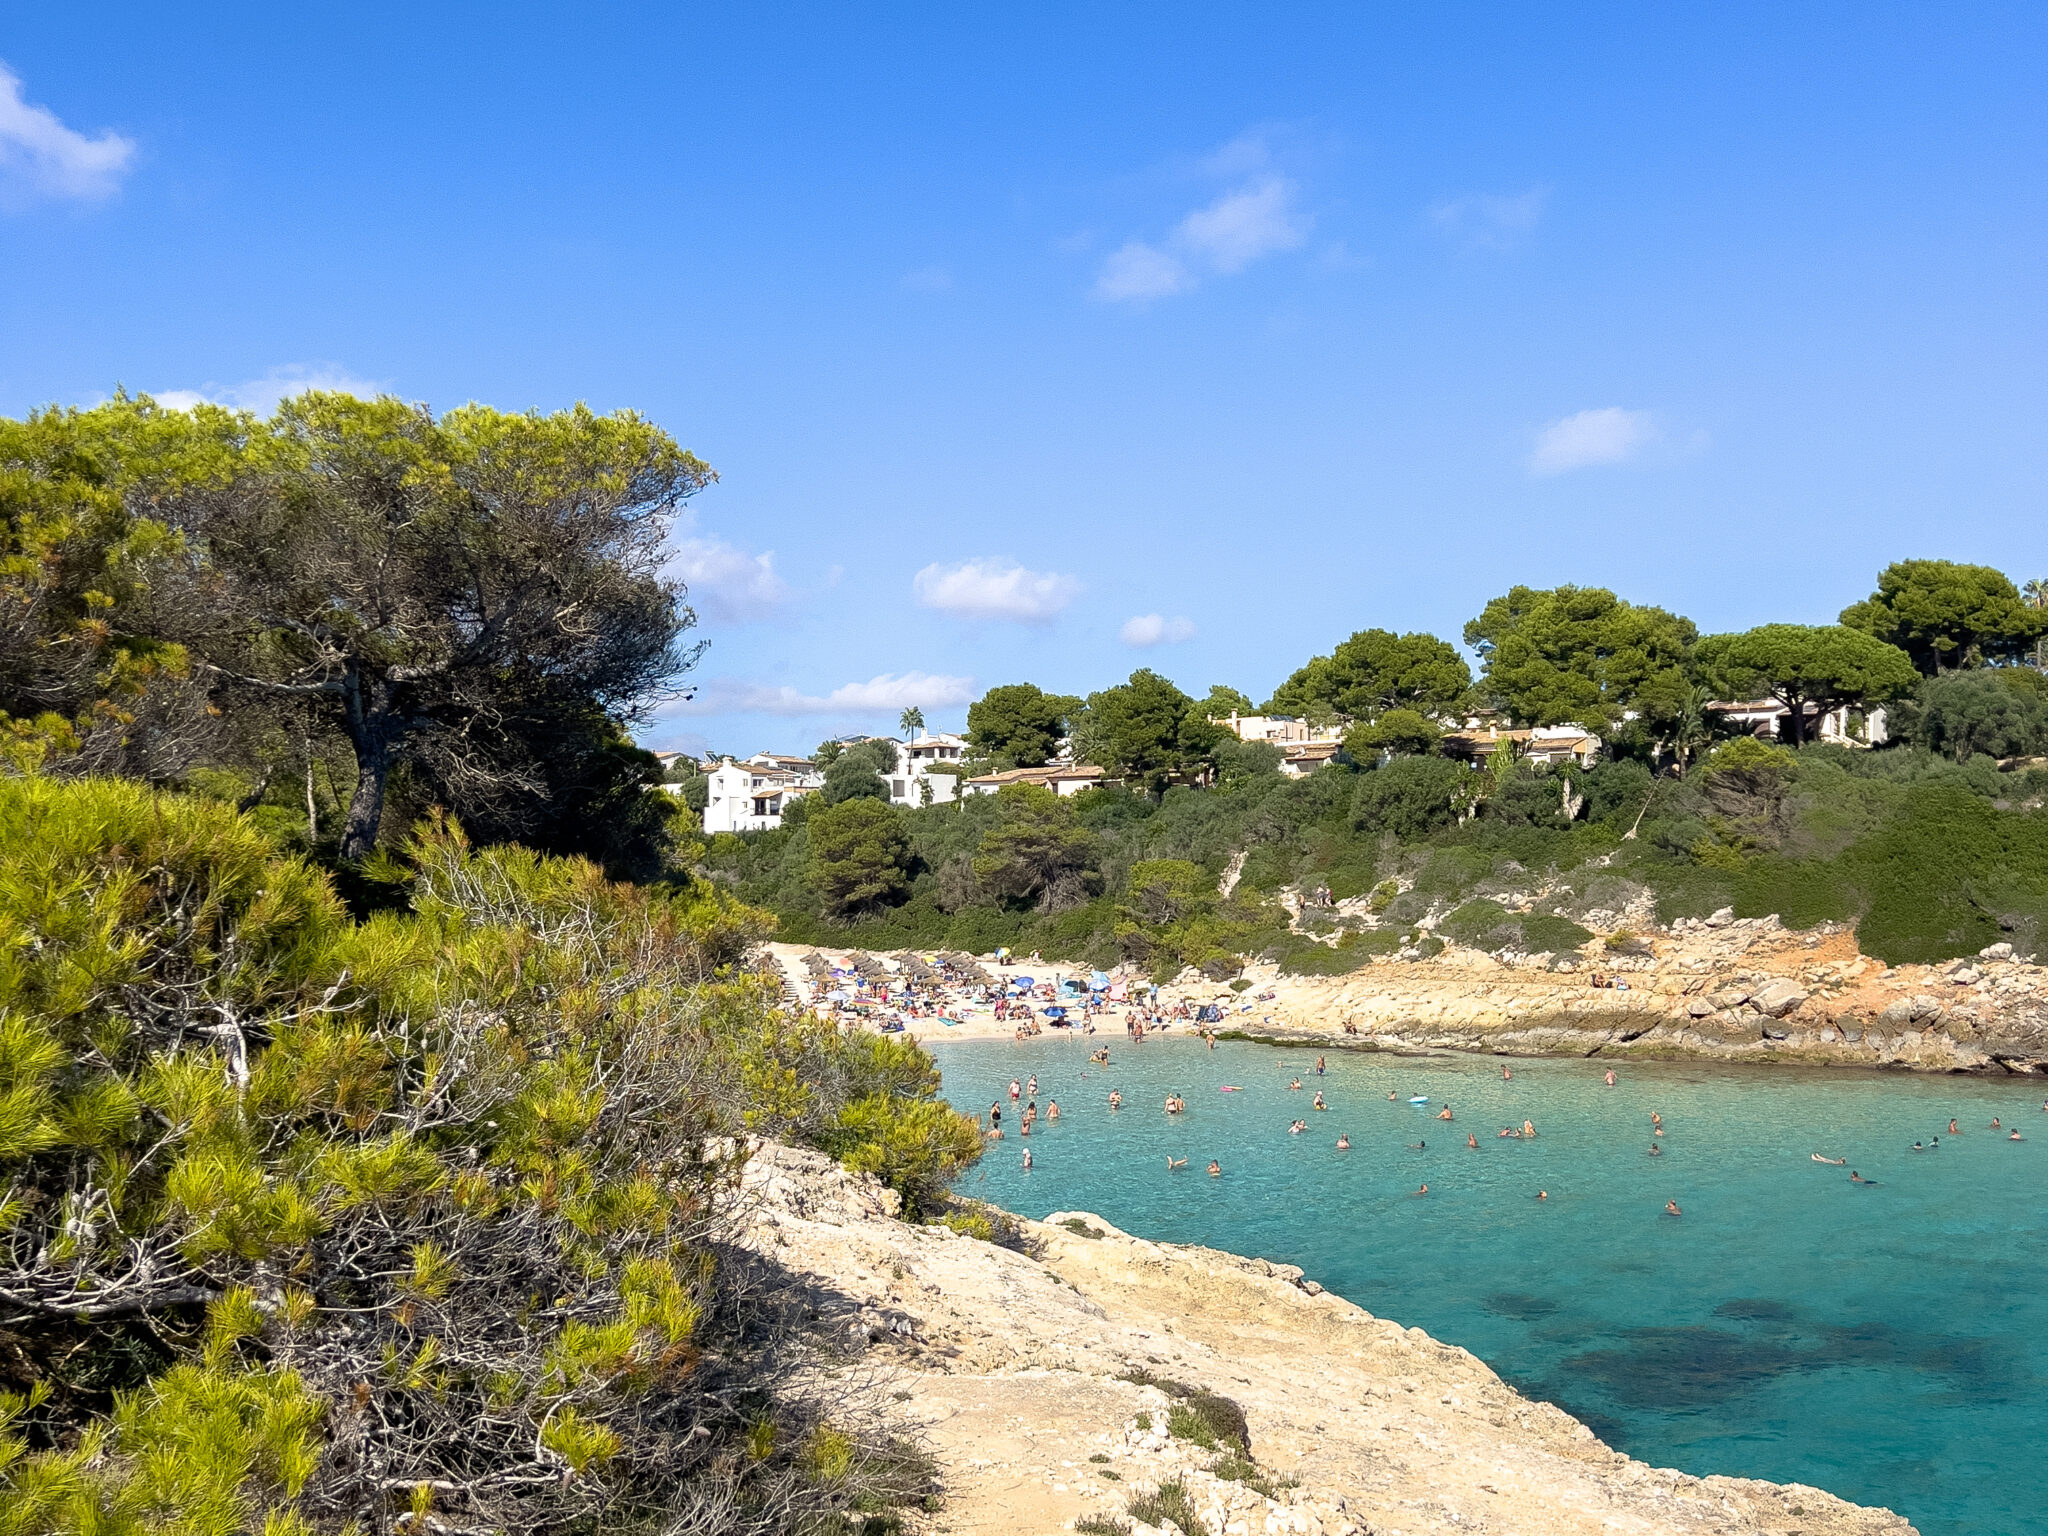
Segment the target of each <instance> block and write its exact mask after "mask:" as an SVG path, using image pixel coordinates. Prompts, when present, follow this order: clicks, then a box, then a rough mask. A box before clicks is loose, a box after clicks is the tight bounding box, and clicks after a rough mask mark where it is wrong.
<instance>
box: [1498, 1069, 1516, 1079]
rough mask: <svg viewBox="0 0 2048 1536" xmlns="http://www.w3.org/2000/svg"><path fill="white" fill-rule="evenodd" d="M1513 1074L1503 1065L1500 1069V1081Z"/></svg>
mask: <svg viewBox="0 0 2048 1536" xmlns="http://www.w3.org/2000/svg"><path fill="white" fill-rule="evenodd" d="M1514 1075H1515V1074H1514V1073H1512V1072H1510V1071H1509V1070H1508V1069H1507V1068H1506V1067H1505V1066H1503V1067H1502V1068H1501V1069H1500V1080H1501V1081H1502V1082H1506V1081H1507V1080H1508V1079H1509V1078H1511V1077H1513V1076H1514Z"/></svg>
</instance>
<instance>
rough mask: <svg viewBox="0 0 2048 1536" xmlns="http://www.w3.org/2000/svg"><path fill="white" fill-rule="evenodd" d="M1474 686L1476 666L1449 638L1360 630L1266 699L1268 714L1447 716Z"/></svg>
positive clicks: (1461, 704) (1311, 715) (1389, 631)
mask: <svg viewBox="0 0 2048 1536" xmlns="http://www.w3.org/2000/svg"><path fill="white" fill-rule="evenodd" d="M1471 687H1472V669H1471V668H1470V667H1468V666H1467V665H1466V664H1465V658H1464V657H1463V656H1460V655H1459V654H1458V652H1457V650H1456V649H1455V648H1454V647H1452V645H1451V644H1450V643H1449V642H1448V641H1445V640H1439V639H1438V638H1437V637H1436V636H1435V635H1427V634H1407V635H1397V634H1395V633H1394V632H1393V631H1392V630H1387V629H1361V630H1360V631H1359V632H1358V633H1357V634H1355V635H1353V636H1352V637H1351V638H1350V639H1349V640H1346V641H1345V642H1344V643H1343V644H1342V645H1340V646H1338V647H1337V648H1336V649H1335V650H1334V651H1332V652H1331V653H1330V654H1329V655H1327V656H1318V657H1316V658H1315V659H1314V660H1313V661H1311V662H1309V664H1308V665H1307V666H1305V667H1302V668H1300V669H1299V670H1298V671H1296V672H1295V673H1294V674H1293V675H1292V676H1291V677H1289V678H1288V679H1287V681H1286V682H1284V683H1282V684H1281V685H1280V686H1279V688H1277V689H1276V690H1274V693H1273V697H1272V698H1271V699H1269V700H1267V701H1266V712H1267V713H1268V714H1282V715H1302V716H1307V717H1309V718H1312V719H1320V718H1324V717H1327V716H1330V715H1348V716H1350V717H1351V718H1352V719H1354V720H1371V719H1374V718H1376V717H1377V716H1378V715H1379V714H1380V712H1381V711H1382V710H1388V709H1409V710H1414V711H1416V712H1417V713H1420V714H1425V715H1442V714H1446V713H1450V712H1453V711H1455V710H1457V709H1459V708H1460V707H1462V706H1463V704H1464V703H1465V700H1466V696H1467V695H1468V694H1469V693H1470V691H1471Z"/></svg>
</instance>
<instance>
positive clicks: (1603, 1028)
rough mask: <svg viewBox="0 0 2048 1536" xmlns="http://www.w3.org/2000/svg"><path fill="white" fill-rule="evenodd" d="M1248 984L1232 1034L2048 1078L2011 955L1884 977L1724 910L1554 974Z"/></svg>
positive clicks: (2046, 1000) (2028, 991)
mask: <svg viewBox="0 0 2048 1536" xmlns="http://www.w3.org/2000/svg"><path fill="white" fill-rule="evenodd" d="M1248 974H1251V975H1252V976H1253V977H1254V984H1255V985H1256V986H1259V987H1260V988H1261V989H1262V991H1261V993H1260V994H1259V996H1260V1001H1258V1003H1257V1004H1256V1005H1255V1006H1254V1008H1253V1009H1252V1010H1251V1011H1250V1012H1248V1013H1245V1012H1240V1013H1238V1014H1236V1015H1235V1019H1236V1023H1237V1027H1238V1028H1241V1029H1243V1030H1245V1031H1246V1032H1248V1033H1251V1034H1255V1035H1263V1036H1269V1037H1274V1038H1282V1039H1288V1040H1327V1041H1329V1042H1331V1043H1354V1044H1371V1045H1377V1046H1381V1047H1385V1048H1388V1049H1396V1050H1432V1049H1446V1048H1448V1049H1456V1050H1477V1051H1495V1052H1500V1053H1503V1054H1509V1055H1581V1056H1612V1057H1702V1058H1710V1059H1718V1060H1727V1061H1784V1062H1806V1063H1812V1064H1816V1065H1835V1066H1862V1067H1869V1066H1884V1067H1906V1068H1913V1069H1918V1070H1923V1071H1938V1072H1999V1073H2008V1072H2009V1073H2030V1072H2048V969H2044V968H2043V967H2041V966H2040V965H2037V964H2035V963H2033V962H2032V961H2031V960H2028V959H2024V958H2018V957H2015V956H2014V954H2013V952H2012V946H2011V945H2009V944H1996V945H1993V946H1991V948H1989V949H1987V950H1985V951H1984V952H1983V954H1981V955H1980V956H1978V957H1976V958H1975V959H1971V960H1955V961H1951V962H1949V963H1948V964H1946V965H1941V966H1899V967H1888V966H1886V965H1885V964H1884V963H1883V962H1882V961H1879V960H1875V959H1872V958H1871V957H1869V956H1866V955H1863V954H1860V953H1859V952H1858V951H1857V948H1856V941H1855V938H1854V935H1853V934H1851V933H1849V932H1848V931H1847V930H1844V929H1833V928H1831V929H1827V930H1822V931H1813V932H1807V933H1793V932H1790V931H1788V930H1787V929H1785V928H1783V927H1782V926H1780V925H1779V923H1778V922H1777V920H1776V919H1775V918H1758V919H1753V920H1743V921H1738V920H1736V919H1734V918H1732V917H1730V916H1728V915H1727V914H1725V913H1724V914H1716V915H1715V917H1713V918H1708V919H1702V920H1699V921H1686V922H1681V923H1679V924H1677V925H1675V926H1674V927H1673V928H1672V929H1670V930H1668V931H1663V932H1657V933H1652V934H1635V935H1629V936H1627V937H1625V938H1624V939H1622V940H1621V941H1620V943H1619V944H1618V945H1617V947H1615V948H1613V949H1608V948H1606V947H1605V944H1604V941H1595V943H1594V944H1592V945H1589V946H1587V952H1586V953H1585V954H1581V955H1573V956H1568V957H1564V963H1563V965H1562V966H1560V963H1559V961H1558V959H1557V958H1555V957H1551V956H1532V957H1501V956H1492V955H1485V954H1481V953H1478V952H1477V951H1473V950H1468V949H1460V948H1456V947H1452V948H1448V949H1446V950H1444V952H1443V953H1441V954H1439V955H1437V956H1435V957H1434V958H1431V959H1427V960H1424V959H1414V960H1407V961H1391V962H1380V963H1376V964H1373V965H1369V966H1367V967H1365V968H1364V969H1361V970H1358V971H1355V972H1353V973H1351V974H1350V975H1347V976H1339V977H1331V978H1327V979H1318V978H1286V979H1283V978H1280V977H1278V976H1276V975H1273V974H1272V972H1271V971H1270V970H1268V971H1264V972H1260V971H1253V972H1251V973H1248ZM1596 983H1597V984H1596ZM1268 994H1270V995H1268Z"/></svg>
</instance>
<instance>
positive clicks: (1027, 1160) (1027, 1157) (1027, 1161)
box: [1024, 1147, 1031, 1173]
mask: <svg viewBox="0 0 2048 1536" xmlns="http://www.w3.org/2000/svg"><path fill="white" fill-rule="evenodd" d="M1024 1171H1025V1172H1026V1173H1029V1172H1030V1171H1031V1149H1030V1148H1029V1147H1026V1148H1025V1149H1024Z"/></svg>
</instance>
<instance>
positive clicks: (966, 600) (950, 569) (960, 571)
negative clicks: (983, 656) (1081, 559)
mask: <svg viewBox="0 0 2048 1536" xmlns="http://www.w3.org/2000/svg"><path fill="white" fill-rule="evenodd" d="M910 587H911V590H912V591H913V592H914V593H916V594H917V600H918V601H919V602H920V603H922V604H923V605H924V606H925V607H927V608H936V609H938V610H939V611H940V612H941V613H950V614H953V615H954V616H955V617H957V618H963V619H1014V620H1016V621H1017V622H1018V623H1020V624H1046V623H1050V622H1051V621H1052V620H1053V619H1054V618H1055V617H1057V616H1058V615H1059V613H1060V611H1061V610H1062V609H1064V608H1065V607H1066V606H1067V604H1069V603H1071V602H1072V601H1073V600H1074V598H1075V597H1076V596H1077V595H1079V593H1080V591H1081V583H1080V582H1079V581H1077V580H1075V579H1074V578H1073V577H1072V576H1065V575H1061V574H1060V573H1058V572H1056V571H1028V570H1026V569H1025V568H1024V567H1023V566H1021V565H1018V564H1017V563H1016V562H1015V561H1009V560H995V559H982V560H964V561H962V562H961V563H960V564H958V565H936V564H934V565H928V566H926V567H925V568H924V569H923V570H921V571H919V572H918V573H917V575H916V576H914V577H913V578H911V583H910Z"/></svg>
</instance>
